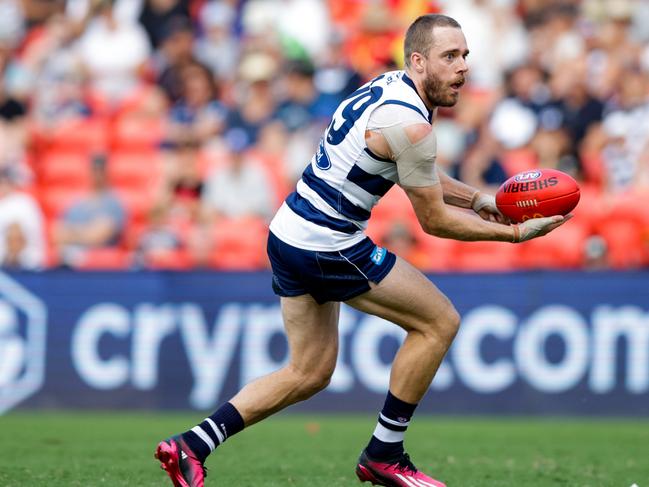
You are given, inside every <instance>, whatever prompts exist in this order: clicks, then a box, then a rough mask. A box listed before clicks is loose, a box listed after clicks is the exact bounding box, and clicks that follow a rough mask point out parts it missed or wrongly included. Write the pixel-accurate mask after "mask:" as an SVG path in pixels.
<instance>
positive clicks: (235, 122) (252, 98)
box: [225, 52, 278, 146]
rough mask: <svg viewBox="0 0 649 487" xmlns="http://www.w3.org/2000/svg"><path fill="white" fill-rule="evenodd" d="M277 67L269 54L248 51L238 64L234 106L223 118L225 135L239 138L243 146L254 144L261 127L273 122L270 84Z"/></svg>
mask: <svg viewBox="0 0 649 487" xmlns="http://www.w3.org/2000/svg"><path fill="white" fill-rule="evenodd" d="M277 69H278V66H277V61H276V60H275V59H274V58H273V56H271V55H270V54H268V53H265V52H250V53H247V54H246V55H245V56H244V58H243V59H242V61H241V64H240V65H239V81H240V83H239V84H238V89H237V93H236V94H235V98H236V99H235V106H234V107H233V109H232V110H230V112H229V113H228V116H227V118H226V120H225V125H226V127H227V129H226V135H227V134H230V135H229V136H231V137H234V138H235V139H236V140H242V141H243V142H242V144H243V145H246V146H247V145H254V144H256V143H257V140H258V138H259V134H260V132H261V130H262V129H263V128H264V127H265V126H266V125H268V124H269V123H270V122H272V121H273V119H274V116H275V112H276V110H277V100H276V96H275V93H274V91H273V84H272V81H273V79H274V77H275V75H276V73H277ZM239 145H241V144H239Z"/></svg>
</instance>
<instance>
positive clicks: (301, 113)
mask: <svg viewBox="0 0 649 487" xmlns="http://www.w3.org/2000/svg"><path fill="white" fill-rule="evenodd" d="M283 73H284V79H283V81H284V83H283V85H284V99H283V100H282V101H281V102H280V104H279V106H278V107H277V111H276V113H275V116H276V117H277V118H278V119H279V120H280V121H281V122H282V123H283V124H284V126H285V127H286V128H287V129H288V130H289V131H290V132H295V131H296V130H299V129H300V128H304V127H307V126H309V125H310V124H312V123H314V122H320V123H322V124H326V120H327V119H329V118H331V115H332V113H331V112H330V107H329V106H328V105H327V104H326V102H325V100H323V98H322V96H321V94H320V93H319V92H318V90H317V88H316V87H315V84H314V82H313V76H314V73H315V70H314V68H313V65H312V64H311V62H310V61H308V60H303V59H299V60H293V61H289V62H287V63H286V66H285V67H284V69H283Z"/></svg>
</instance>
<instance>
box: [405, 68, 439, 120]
mask: <svg viewBox="0 0 649 487" xmlns="http://www.w3.org/2000/svg"><path fill="white" fill-rule="evenodd" d="M401 79H402V80H403V82H404V83H405V84H407V85H408V86H410V88H412V89H413V91H414V92H415V93H416V94H417V97H418V98H419V99H420V100H421V103H422V105H424V108H425V109H426V113H428V122H430V123H433V116H434V115H435V111H434V110H433V111H430V110H429V109H428V107H427V106H426V104H425V103H424V100H422V98H421V96H419V92H418V91H417V87H416V86H415V82H414V81H413V80H411V79H410V76H408V74H407V73H406V72H405V71H404V72H403V76H402V77H401Z"/></svg>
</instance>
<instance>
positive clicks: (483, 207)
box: [471, 191, 510, 224]
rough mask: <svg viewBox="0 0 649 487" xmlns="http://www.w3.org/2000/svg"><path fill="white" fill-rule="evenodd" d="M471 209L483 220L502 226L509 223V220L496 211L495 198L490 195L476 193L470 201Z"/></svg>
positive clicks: (480, 192)
mask: <svg viewBox="0 0 649 487" xmlns="http://www.w3.org/2000/svg"><path fill="white" fill-rule="evenodd" d="M471 208H473V211H475V212H476V213H477V214H478V215H480V218H482V219H483V220H487V221H490V222H497V223H504V224H509V223H510V221H509V218H507V217H506V216H504V215H503V214H502V213H500V211H498V207H497V206H496V197H495V196H494V195H492V194H487V193H483V192H482V191H478V192H476V194H475V195H474V196H473V199H472V200H471Z"/></svg>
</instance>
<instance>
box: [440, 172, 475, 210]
mask: <svg viewBox="0 0 649 487" xmlns="http://www.w3.org/2000/svg"><path fill="white" fill-rule="evenodd" d="M437 174H438V175H439V181H440V183H442V191H443V193H444V203H446V204H447V205H452V206H457V207H459V208H471V204H472V202H473V197H474V196H475V194H476V193H477V192H478V190H477V188H474V187H473V186H469V185H468V184H464V183H463V182H462V181H458V180H457V179H454V178H452V177H450V176H449V175H448V174H446V173H445V172H444V171H442V170H441V169H438V171H437Z"/></svg>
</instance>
